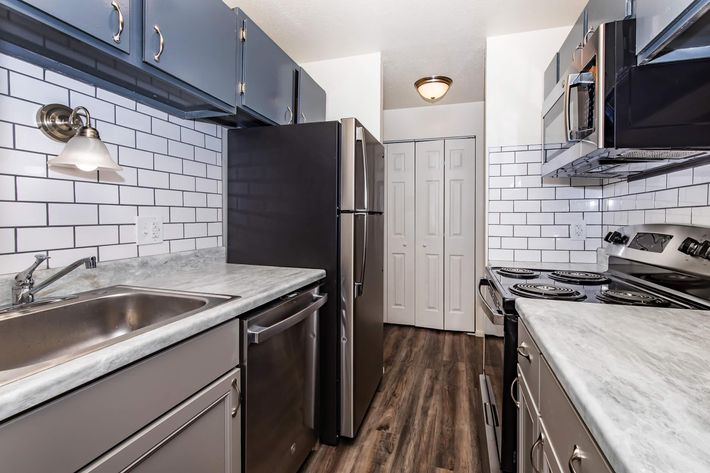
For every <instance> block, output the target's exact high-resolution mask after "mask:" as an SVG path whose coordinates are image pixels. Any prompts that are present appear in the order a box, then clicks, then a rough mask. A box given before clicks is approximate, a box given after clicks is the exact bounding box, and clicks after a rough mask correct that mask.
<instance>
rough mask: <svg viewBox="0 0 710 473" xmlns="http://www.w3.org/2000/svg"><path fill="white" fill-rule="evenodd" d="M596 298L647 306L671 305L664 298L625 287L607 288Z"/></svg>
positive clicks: (610, 301)
mask: <svg viewBox="0 0 710 473" xmlns="http://www.w3.org/2000/svg"><path fill="white" fill-rule="evenodd" d="M597 299H599V300H600V301H602V302H607V303H610V304H623V305H639V306H647V307H668V306H669V305H671V303H670V302H668V301H667V300H665V299H661V298H659V297H656V296H653V295H651V294H646V293H643V292H638V291H630V290H626V289H621V290H620V289H609V290H606V291H603V292H602V293H601V294H599V295H597Z"/></svg>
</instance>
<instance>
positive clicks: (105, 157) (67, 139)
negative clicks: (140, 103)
mask: <svg viewBox="0 0 710 473" xmlns="http://www.w3.org/2000/svg"><path fill="white" fill-rule="evenodd" d="M81 115H84V116H85V117H86V122H84V120H82V118H81ZM37 126H38V127H39V129H40V130H42V132H44V134H45V135H47V136H48V137H50V138H52V139H53V140H55V141H61V142H64V143H66V146H65V147H64V149H63V150H62V152H61V153H59V156H57V157H56V158H52V159H50V160H49V161H48V164H49V165H50V166H58V167H71V168H77V169H79V170H81V171H86V172H90V171H96V170H97V169H101V170H108V171H120V170H121V169H122V168H121V166H119V165H118V164H116V163H115V162H114V161H113V159H111V155H110V154H109V152H108V149H107V148H106V145H105V144H104V143H103V141H101V138H100V137H99V132H98V131H97V130H96V128H93V127H92V126H91V115H90V114H89V111H88V110H87V109H86V108H84V107H76V108H75V109H71V108H69V107H67V106H66V105H62V104H58V103H55V104H51V105H45V106H44V107H42V108H41V109H40V110H39V111H38V112H37Z"/></svg>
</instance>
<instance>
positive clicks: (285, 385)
mask: <svg viewBox="0 0 710 473" xmlns="http://www.w3.org/2000/svg"><path fill="white" fill-rule="evenodd" d="M327 300H328V296H327V295H326V294H324V295H320V294H319V293H318V288H310V289H307V290H303V291H300V292H295V293H293V294H290V295H288V296H285V297H283V298H282V299H281V300H280V301H278V302H276V303H274V304H272V305H270V306H269V307H267V308H264V309H261V310H259V311H258V312H256V313H253V314H249V315H247V316H245V317H243V318H242V319H241V324H242V327H241V333H242V336H243V337H244V340H243V341H242V345H241V346H242V347H243V348H244V353H243V354H242V368H243V369H242V376H243V383H242V386H244V387H245V390H246V393H245V394H246V395H245V397H244V412H245V420H244V423H245V424H244V425H245V432H246V435H245V442H246V445H245V446H246V449H245V459H244V460H245V465H246V471H248V472H249V473H272V472H274V471H279V472H283V473H294V472H296V471H298V469H299V468H300V467H301V464H302V463H303V462H304V460H305V459H306V458H307V457H308V454H309V453H310V452H311V450H313V448H314V447H315V446H316V444H317V442H318V436H317V432H316V415H317V414H316V410H317V401H316V399H317V392H316V391H317V387H318V382H317V380H318V310H319V309H320V308H321V307H322V306H323V304H325V303H326V302H327Z"/></svg>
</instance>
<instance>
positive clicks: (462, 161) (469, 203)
mask: <svg viewBox="0 0 710 473" xmlns="http://www.w3.org/2000/svg"><path fill="white" fill-rule="evenodd" d="M444 153H445V159H444V160H445V170H444V209H445V217H444V225H445V230H444V328H445V329H446V330H456V331H464V332H473V331H474V330H475V317H474V303H475V302H474V301H475V296H474V286H475V274H474V272H475V265H474V259H475V258H474V256H475V236H474V229H475V224H474V218H475V212H474V209H475V206H476V202H475V200H476V187H475V185H476V178H475V176H476V160H475V159H474V157H475V156H476V141H475V140H474V139H461V140H446V141H445V142H444Z"/></svg>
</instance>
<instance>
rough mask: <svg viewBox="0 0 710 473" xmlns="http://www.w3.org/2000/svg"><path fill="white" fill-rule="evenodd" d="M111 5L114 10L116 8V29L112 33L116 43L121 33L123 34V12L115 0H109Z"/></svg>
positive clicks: (118, 41) (119, 39) (119, 40)
mask: <svg viewBox="0 0 710 473" xmlns="http://www.w3.org/2000/svg"><path fill="white" fill-rule="evenodd" d="M111 6H112V7H113V9H114V10H116V14H118V31H116V33H115V34H114V35H113V41H114V43H117V44H118V43H120V42H121V34H123V26H124V23H125V21H124V19H123V12H122V11H121V5H119V4H118V2H117V1H116V0H113V1H112V2H111Z"/></svg>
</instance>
